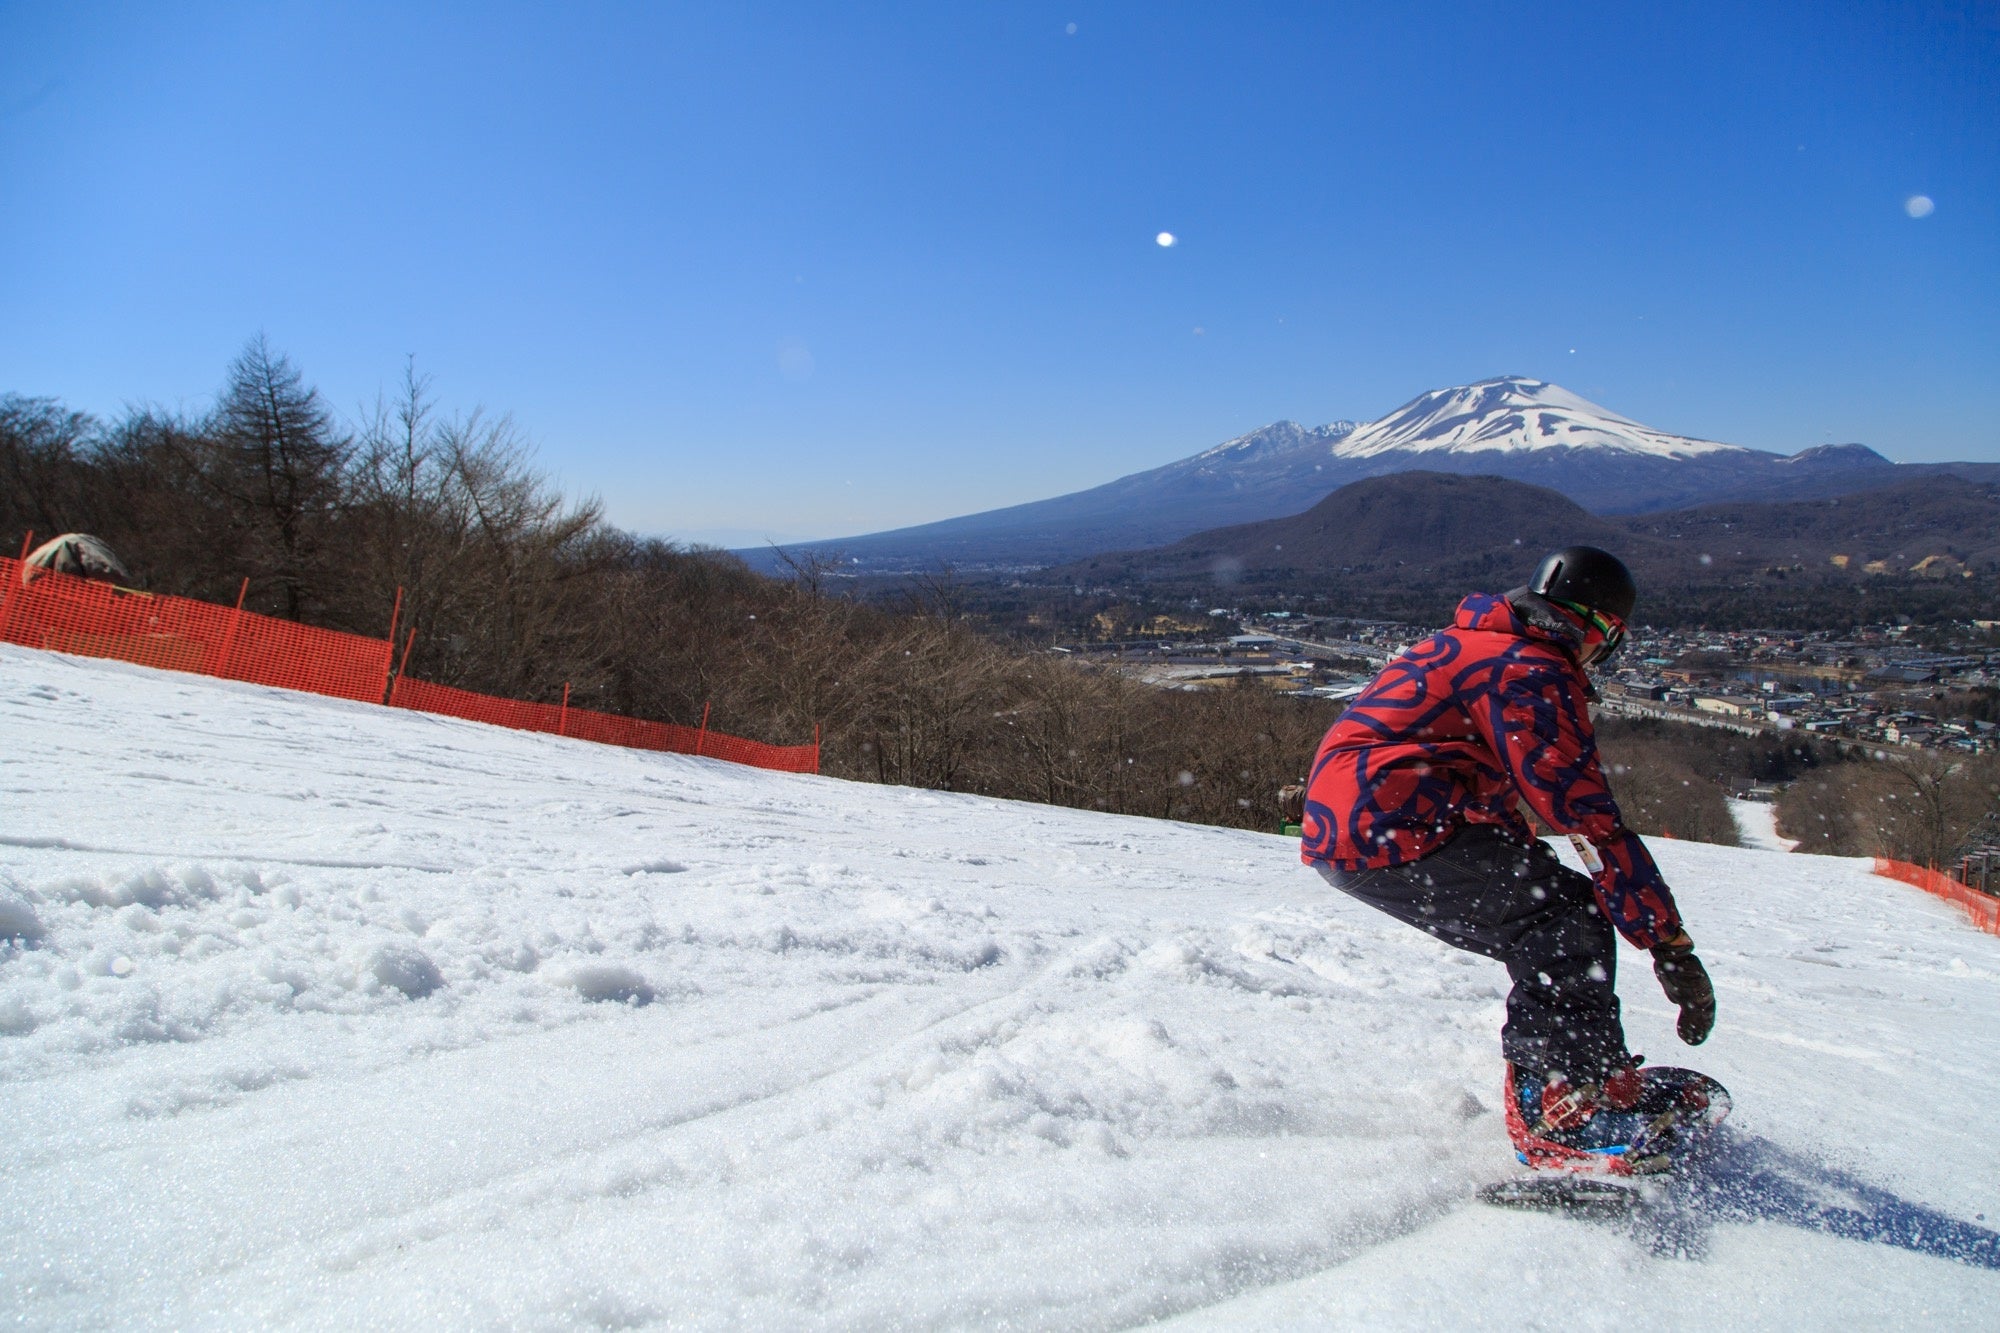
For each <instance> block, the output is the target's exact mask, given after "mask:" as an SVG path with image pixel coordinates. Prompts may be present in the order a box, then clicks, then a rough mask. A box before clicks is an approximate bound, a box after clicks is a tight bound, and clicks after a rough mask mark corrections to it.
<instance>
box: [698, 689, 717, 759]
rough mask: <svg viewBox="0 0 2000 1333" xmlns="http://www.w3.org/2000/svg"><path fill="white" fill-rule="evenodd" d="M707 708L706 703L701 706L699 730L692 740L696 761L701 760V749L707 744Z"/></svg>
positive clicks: (711, 701)
mask: <svg viewBox="0 0 2000 1333" xmlns="http://www.w3.org/2000/svg"><path fill="white" fill-rule="evenodd" d="M709 702H710V703H713V702H714V701H713V700H710V701H709ZM708 708H709V705H708V704H706V703H705V704H703V705H702V706H701V730H700V732H698V733H696V735H695V738H694V757H695V758H697V759H699V758H701V747H702V746H704V745H706V744H708Z"/></svg>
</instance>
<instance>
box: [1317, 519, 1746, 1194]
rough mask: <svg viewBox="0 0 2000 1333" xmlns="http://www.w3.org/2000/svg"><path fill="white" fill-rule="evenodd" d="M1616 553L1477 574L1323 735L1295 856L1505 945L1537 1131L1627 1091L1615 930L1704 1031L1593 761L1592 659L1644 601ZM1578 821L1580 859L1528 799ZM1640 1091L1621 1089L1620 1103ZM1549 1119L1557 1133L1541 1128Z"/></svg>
mask: <svg viewBox="0 0 2000 1333" xmlns="http://www.w3.org/2000/svg"><path fill="white" fill-rule="evenodd" d="M1635 595H1636V594H1635V589H1634V587H1633V584H1632V580H1631V575H1630V574H1629V573H1628V572H1627V571H1626V569H1625V567H1624V565H1623V564H1622V563H1620V562H1619V561H1618V560H1617V559H1616V557H1614V556H1612V555H1610V554H1609V553H1607V552H1604V551H1599V550H1596V549H1595V548H1592V547H1571V548H1567V549H1565V550H1563V551H1558V552H1555V553H1553V554H1552V555H1550V556H1548V557H1547V558H1545V559H1544V560H1543V561H1542V563H1541V565H1540V566H1539V567H1538V568H1537V569H1536V571H1535V575H1534V577H1533V578H1532V579H1531V580H1530V582H1529V584H1528V586H1526V587H1523V588H1518V589H1515V590H1514V591H1513V592H1511V593H1508V594H1506V595H1505V596H1499V597H1496V596H1490V595H1480V594H1476V595H1474V596H1471V597H1468V598H1466V599H1465V601H1464V602H1462V603H1461V604H1460V606H1459V609H1458V614H1457V616H1456V618H1455V620H1454V623H1453V625H1452V626H1451V628H1449V629H1445V630H1441V631H1439V632H1438V633H1436V634H1433V635H1431V636H1430V637H1428V638H1426V639H1424V640H1423V641H1422V642H1420V643H1418V644H1416V645H1415V646H1413V647H1412V648H1410V649H1409V650H1408V651H1407V652H1405V653H1404V654H1403V655H1402V656H1401V657H1398V658H1397V659H1396V660H1395V661H1392V662H1391V663H1389V665H1388V666H1387V667H1385V668H1384V669H1383V670H1382V672H1381V673H1380V674H1379V675H1378V676H1377V677H1376V678H1375V680H1374V682H1373V683H1371V684H1370V685H1369V687H1368V688H1367V689H1366V690H1365V691H1363V692H1362V694H1361V695H1360V696H1359V697H1358V698H1357V699H1356V700H1355V701H1354V703H1353V704H1352V705H1351V706H1350V707H1349V708H1348V709H1347V711H1346V712H1344V713H1342V714H1341V716H1340V719H1339V720H1338V721H1337V722H1335V724H1334V725H1333V727H1332V728H1331V729H1330V730H1329V731H1328V732H1327V734H1326V737H1325V739H1324V740H1322V741H1321V743H1320V747H1319V751H1318V753H1317V755H1316V756H1315V758H1314V761H1313V767H1312V773H1311V777H1310V779H1309V780H1308V783H1307V787H1306V793H1305V811H1304V818H1303V821H1302V836H1301V841H1300V854H1301V856H1302V858H1303V859H1304V860H1305V861H1306V862H1307V864H1309V865H1312V866H1314V867H1315V868H1316V869H1317V870H1318V871H1319V872H1320V874H1321V875H1322V877H1324V878H1325V879H1326V880H1327V882H1328V883H1330V884H1332V885H1333V886H1334V887H1335V888H1338V889H1340V890H1341V891H1342V892H1344V893H1347V894H1349V895H1350V896H1352V897H1355V898H1358V899H1360V900H1361V901H1363V902H1366V903H1368V904H1369V905H1370V906H1373V907H1376V908H1378V909H1379V910H1381V911H1384V912H1387V913H1389V914H1390V915H1392V916H1394V917H1396V918H1397V919H1399V920H1402V921H1405V922H1408V923H1409V924H1411V925H1414V926H1416V927H1418V928H1419V929H1421V930H1424V931H1426V932H1428V933H1429V934H1432V935H1434V936H1436V937H1437V938H1439V939H1441V940H1443V941H1445V942H1446V943H1448V944H1451V945H1453V946H1454V947H1457V948H1461V949H1466V950H1470V951H1472V952H1475V953H1481V954H1485V955H1486V956H1488V957H1491V958H1496V959H1499V960H1500V961H1501V962H1503V963H1505V964H1506V965H1507V969H1508V972H1509V974H1510V975H1511V977H1512V978H1513V982H1514V985H1513V990H1512V992H1511V993H1510V994H1509V996H1508V999H1507V1013H1508V1017H1507V1024H1506V1027H1505V1029H1504V1030H1503V1032H1502V1036H1501V1042H1502V1047H1503V1049H1504V1050H1505V1052H1506V1055H1507V1060H1508V1065H1509V1073H1508V1085H1507V1086H1508V1104H1509V1106H1510V1108H1514V1109H1517V1110H1520V1111H1522V1112H1523V1114H1521V1115H1514V1116H1510V1123H1511V1122H1513V1121H1520V1122H1521V1123H1522V1125H1523V1134H1525V1135H1526V1136H1528V1138H1527V1139H1526V1140H1524V1139H1523V1138H1521V1137H1520V1136H1517V1147H1519V1148H1520V1149H1521V1151H1522V1152H1523V1154H1524V1160H1525V1159H1526V1154H1527V1153H1528V1152H1529V1151H1530V1149H1531V1148H1532V1149H1533V1150H1534V1151H1536V1152H1537V1153H1541V1154H1542V1155H1543V1156H1544V1157H1546V1156H1547V1153H1548V1152H1549V1151H1555V1152H1557V1153H1560V1152H1562V1151H1565V1150H1567V1149H1566V1148H1565V1146H1564V1144H1565V1139H1566V1140H1567V1141H1568V1142H1569V1144H1570V1145H1571V1146H1573V1147H1574V1149H1575V1151H1577V1152H1579V1153H1581V1152H1599V1151H1605V1150H1606V1148H1605V1146H1604V1143H1600V1142H1599V1140H1604V1141H1605V1143H1608V1142H1609V1141H1610V1140H1611V1139H1613V1138H1615V1137H1617V1136H1618V1135H1619V1134H1624V1133H1627V1132H1628V1131H1629V1126H1625V1125H1624V1124H1623V1123H1622V1121H1620V1120H1619V1118H1618V1112H1620V1111H1621V1110H1622V1109H1624V1108H1622V1107H1621V1106H1620V1102H1621V1101H1623V1100H1627V1099H1629V1098H1632V1097H1636V1095H1637V1093H1636V1089H1637V1087H1638V1079H1637V1077H1636V1074H1635V1072H1634V1071H1635V1067H1636V1062H1635V1060H1634V1058H1633V1057H1632V1056H1631V1054H1630V1053H1629V1052H1628V1051H1627V1049H1626V1046H1625V1036H1624V1030H1623V1027H1622V1025H1621V1024H1620V1022H1619V1017H1618V1012H1619V1011H1618V999H1617V995H1616V991H1615V978H1616V967H1617V957H1616V954H1617V946H1616V935H1614V933H1613V927H1614V926H1615V927H1616V930H1617V932H1619V933H1622V934H1623V935H1624V936H1625V937H1626V939H1628V940H1629V941H1630V942H1631V943H1632V944H1633V945H1634V946H1635V947H1637V948H1641V949H1648V950H1652V951H1653V954H1654V967H1655V972H1656V973H1657V974H1658V975H1659V977H1660V981H1661V984H1662V986H1663V987H1664V988H1665V989H1666V990H1667V993H1668V996H1669V998H1671V999H1673V1000H1674V1001H1675V1003H1677V1004H1679V1005H1680V1006H1681V1012H1682V1020H1681V1024H1680V1032H1681V1036H1682V1038H1683V1039H1684V1040H1686V1041H1688V1042H1689V1043H1690V1044H1694V1043H1698V1042H1700V1041H1702V1040H1703V1039H1705V1038H1706V1037H1707V1035H1708V1028H1709V1025H1710V1024H1711V1023H1712V1021H1713V1018H1714V996H1713V992H1712V991H1711V990H1710V989H1709V987H1708V979H1707V974H1706V973H1705V972H1704V971H1703V970H1702V968H1701V965H1700V963H1699V962H1698V961H1697V960H1696V959H1695V958H1694V955H1693V945H1692V943H1691V942H1690V941H1689V940H1688V938H1687V935H1686V933H1685V932H1684V931H1683V930H1682V929H1681V922H1680V916H1679V913H1678V912H1677V910H1676V909H1675V906H1674V902H1673V895H1672V893H1671V892H1670V891H1669V890H1668V888H1667V885H1666V882H1665V880H1664V879H1663V878H1662V877H1661V875H1660V872H1659V869H1658V867H1657V866H1656V865H1655V864H1654V863H1653V858H1652V856H1651V854H1650V853H1648V852H1647V851H1646V847H1645V844H1644V843H1643V842H1641V841H1640V839H1639V838H1638V836H1637V835H1636V834H1633V833H1632V832H1631V831H1630V830H1628V829H1626V828H1625V826H1624V822H1623V820H1622V819H1621V817H1620V815H1619V812H1618V805H1617V802H1616V801H1615V800H1614V799H1613V797H1612V794H1611V790H1610V788H1609V786H1608V785H1607V784H1606V782H1605V780H1604V774H1603V770H1602V767H1601V765H1600V763H1599V761H1598V756H1597V743H1596V739H1595V734H1594V732H1593V729H1592V726H1591V721H1590V714H1589V710H1588V701H1589V699H1590V698H1591V697H1592V691H1591V688H1590V684H1589V681H1588V679H1587V677H1586V676H1585V674H1584V670H1585V668H1586V667H1588V666H1591V665H1594V664H1596V663H1599V662H1602V661H1604V660H1605V659H1606V658H1608V657H1609V656H1610V655H1611V654H1612V653H1613V652H1615V651H1616V650H1617V647H1618V645H1619V643H1620V642H1621V641H1622V639H1623V637H1624V627H1625V620H1626V618H1627V617H1628V616H1629V615H1630V613H1631V610H1632V606H1633V603H1634V599H1635ZM1523 801H1525V802H1526V803H1527V804H1528V806H1529V807H1530V808H1531V809H1532V810H1533V811H1534V813H1535V814H1536V815H1538V816H1539V817H1540V818H1541V819H1542V820H1543V821H1545V822H1546V823H1547V824H1548V825H1549V826H1550V827H1552V828H1554V829H1556V830H1558V831H1559V832H1563V833H1569V834H1573V835H1576V836H1578V837H1579V838H1581V839H1583V840H1586V841H1587V842H1588V844H1589V845H1590V846H1591V847H1593V848H1594V849H1595V854H1596V859H1598V860H1599V862H1600V863H1601V864H1600V865H1599V866H1596V867H1593V869H1594V870H1595V875H1594V877H1593V878H1586V877H1584V876H1583V875H1579V874H1577V873H1576V872H1575V871H1572V870H1568V869H1565V868H1564V867H1563V866H1562V865H1561V863H1560V862H1559V861H1557V859H1556V858H1555V856H1554V855H1553V854H1552V853H1551V852H1550V851H1549V850H1548V848H1547V847H1546V846H1544V845H1543V844H1542V842H1541V841H1540V840H1539V839H1537V838H1536V837H1535V836H1534V833H1533V831H1532V830H1531V829H1530V827H1529V825H1528V823H1527V821H1526V819H1525V818H1523V816H1522V814H1521V812H1520V809H1519V806H1520V803H1521V802H1523ZM1628 1104H1629V1103H1628ZM1550 1135H1555V1136H1559V1137H1558V1138H1557V1139H1553V1140H1552V1139H1550V1138H1548V1137H1547V1136H1550Z"/></svg>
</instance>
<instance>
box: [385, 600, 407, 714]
mask: <svg viewBox="0 0 2000 1333" xmlns="http://www.w3.org/2000/svg"><path fill="white" fill-rule="evenodd" d="M402 616H403V585H402V584H400V583H399V584H397V585H396V605H395V607H394V608H393V609H392V610H391V611H390V612H389V641H388V642H387V643H385V644H383V645H382V702H383V703H384V704H387V703H388V702H389V687H390V686H392V685H394V684H395V682H396V622H397V621H398V620H400V619H402Z"/></svg>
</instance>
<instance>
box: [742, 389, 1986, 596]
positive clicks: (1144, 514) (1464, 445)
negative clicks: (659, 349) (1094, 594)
mask: <svg viewBox="0 0 2000 1333" xmlns="http://www.w3.org/2000/svg"><path fill="white" fill-rule="evenodd" d="M1414 469H1423V470H1426V471H1432V472H1451V473H1460V474H1479V475H1497V476H1504V477H1507V478H1510V479H1512V480H1516V481H1521V482H1525V483H1528V484H1531V485H1536V486H1542V487H1546V488H1548V489H1551V490H1555V491H1557V492H1559V493H1561V494H1562V495H1564V496H1566V497H1568V498H1569V499H1570V500H1572V501H1574V502H1575V503H1577V504H1579V505H1581V506H1582V507H1583V508H1585V509H1586V510H1589V511H1591V512H1593V513H1598V514H1630V513H1646V512H1652V511H1664V510H1673V509H1682V508H1687V507H1690V506H1693V505H1698V504H1704V503H1710V502H1716V501H1724V500H1747V499H1759V498H1770V499H1778V498H1786V499H1798V498H1811V497H1823V496H1828V495H1839V494H1846V493H1852V492H1856V491H1861V490H1865V489H1869V488H1871V487H1875V486H1879V485H1882V484H1884V483H1886V482H1888V481H1891V480H1894V479H1899V478H1900V477H1904V476H1920V475H1933V474H1937V473H1955V474H1959V475H1967V476H1973V477H1975V478H1982V477H1983V478H1988V479H1993V480H2000V464H1977V463H1945V464H1900V463H1894V462H1891V461H1890V460H1889V459H1887V458H1884V457H1883V456H1882V455H1880V454H1878V453H1876V452H1875V451H1874V450H1873V449H1870V448H1868V447H1867V446H1865V445H1861V444H1840V445H1818V446H1814V447H1812V448H1809V449H1804V450H1801V451H1800V452H1798V453H1796V454H1792V455H1784V454H1777V453H1771V452H1768V451H1764V450H1758V449H1750V448H1746V447H1744V446H1742V445H1733V444H1725V443H1721V442H1718V441H1713V440H1700V439H1696V438H1694V437H1691V436H1680V435H1671V434H1668V433H1667V432H1664V431H1658V430H1654V429H1652V428H1651V427H1647V426H1643V425H1640V424H1639V423H1637V422H1635V421H1632V420H1631V419H1630V418H1627V417H1623V416H1620V415H1619V414H1617V413H1615V412H1612V411H1610V410H1609V409H1607V408H1603V407H1600V406H1598V405H1597V404H1595V403H1591V402H1589V401H1588V400H1587V399H1584V398H1582V397H1580V396H1579V395H1576V394H1574V393H1571V392H1570V391H1568V390H1566V389H1563V388H1562V387H1561V386H1559V385H1556V384H1553V383H1552V382H1550V381H1547V380H1535V379H1529V378H1527V377H1524V376H1500V377H1497V378H1494V379H1487V380H1480V381H1476V382H1474V383H1472V384H1467V385H1460V386H1456V387H1453V388H1447V389H1435V390H1431V391H1429V392H1428V393H1424V394H1419V395H1418V396H1417V397H1415V398H1412V399H1411V400H1409V401H1408V402H1406V403H1404V404H1403V405H1402V406H1400V407H1398V408H1396V409H1395V410H1394V411H1392V412H1389V413H1387V414H1386V415H1384V416H1382V417H1378V418H1376V419H1375V420H1374V421H1371V422H1366V423H1361V424H1358V425H1357V424H1355V423H1353V422H1348V421H1336V422H1333V423H1330V424H1328V425H1325V426H1303V425H1300V424H1299V423H1297V422H1294V421H1275V422H1271V423H1269V424H1268V425H1265V426H1260V427H1258V428H1257V429H1256V430H1252V431H1247V432H1245V433H1244V434H1242V435H1238V436H1235V437H1233V438H1232V439H1229V440H1225V441H1223V442H1222V443H1221V444H1218V445H1214V446H1211V447H1210V448H1208V449H1204V450H1202V451H1201V452H1199V453H1196V454H1193V455H1190V456H1188V457H1186V458H1182V459H1177V460H1175V461H1174V462H1171V463H1167V464H1164V465H1162V466H1160V467H1156V468H1150V469H1147V470H1145V471H1141V472H1134V473H1130V474H1128V475H1126V476H1123V477H1119V478H1116V479H1115V480H1112V481H1109V482H1105V483H1103V484H1102V485H1099V486H1094V487H1090V488H1088V489H1086V490H1082V491H1074V492H1070V493H1069V494H1066V495H1059V496H1054V497H1051V498H1049V499H1045V500H1034V501H1028V502H1024V503H1022V504H1017V505H1010V506H1007V507H1004V508H1000V509H991V510H985V511H982V512H979V513H974V514H966V515H961V516H959V517H956V518H948V519H941V520H938V521H936V522H932V523H924V524H918V525H915V526H911V527H905V528H897V529H893V530H890V531H887V532H879V533H867V534H863V535H860V536H856V537H849V538H844V539H838V540H831V541H820V542H808V543H800V544H797V545H794V546H789V547H786V548H783V549H782V550H771V549H766V550H758V551H742V552H739V553H738V554H740V555H741V556H742V557H743V558H744V559H745V560H746V561H748V562H749V563H750V564H751V565H752V566H753V567H756V568H761V569H766V570H778V569H781V568H782V565H783V563H784V559H785V558H786V556H791V557H793V558H797V557H799V556H802V555H803V556H806V557H809V558H811V557H817V558H821V559H836V558H837V559H838V560H840V561H841V562H842V563H843V564H848V565H850V566H853V567H856V568H858V569H859V570H861V571H863V572H873V573H894V572H898V571H899V570H902V571H907V570H915V569H922V568H935V567H936V566H938V565H940V564H947V565H952V566H956V567H958V568H960V569H962V570H965V571H968V572H976V571H979V570H982V569H985V570H996V569H999V570H1005V569H1014V570H1021V569H1028V568H1037V567H1045V566H1050V565H1059V564H1066V563H1068V562H1070V561H1073V560H1077V559H1080V558H1084V557H1087V556H1091V555H1099V554H1104V553H1107V552H1112V551H1126V550H1133V549H1137V548H1142V547H1155V546H1165V545H1169V544H1171V543H1173V542H1176V541H1178V540H1180V539H1181V538H1184V537H1187V536H1189V535H1191V534H1193V533H1197V532H1202V531H1206V530H1208V529H1211V528H1216V527H1221V526H1227V525H1231V524H1237V523H1251V522H1259V521H1263V520H1266V519H1273V518H1279V517H1282V516H1285V515H1288V514H1295V513H1298V512H1299V511H1301V510H1302V509H1305V508H1308V507H1310V506H1311V505H1312V504H1313V503H1314V502H1315V501H1317V500H1318V499H1320V498H1322V497H1324V496H1326V495H1328V494H1330V493H1331V492H1333V491H1335V490H1337V489H1339V488H1340V487H1341V486H1344V485H1348V484H1350V483H1352V482H1355V481H1359V480H1363V479H1365V478H1369V477H1376V476H1384V475H1389V474H1393V473H1398V472H1406V471H1411V470H1414ZM1906 469H1907V471H1906Z"/></svg>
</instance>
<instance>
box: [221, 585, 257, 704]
mask: <svg viewBox="0 0 2000 1333" xmlns="http://www.w3.org/2000/svg"><path fill="white" fill-rule="evenodd" d="M249 595H250V580H249V579H248V578H245V579H244V580H243V586H242V587H240V588H238V589H237V590H236V613H235V614H234V615H232V616H230V617H229V632H228V633H226V634H224V635H223V636H222V656H221V657H219V658H217V659H216V663H215V674H216V675H217V676H220V677H223V678H224V679H227V678H228V676H229V655H230V654H231V653H233V652H235V651H236V631H237V630H238V629H240V628H241V627H242V625H243V599H244V598H245V597H248V596H249Z"/></svg>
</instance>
